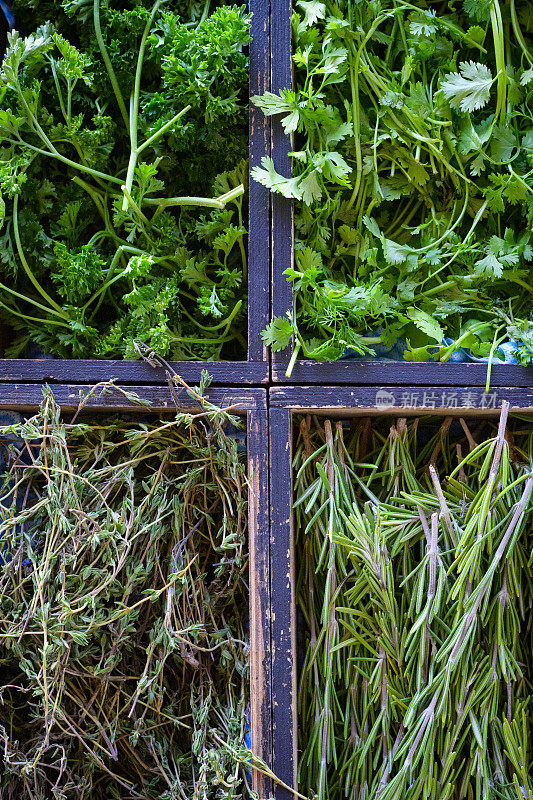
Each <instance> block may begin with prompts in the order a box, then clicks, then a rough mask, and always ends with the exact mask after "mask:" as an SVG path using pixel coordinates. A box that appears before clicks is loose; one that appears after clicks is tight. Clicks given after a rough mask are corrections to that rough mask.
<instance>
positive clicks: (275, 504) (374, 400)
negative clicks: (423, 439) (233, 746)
mask: <svg viewBox="0 0 533 800" xmlns="http://www.w3.org/2000/svg"><path fill="white" fill-rule="evenodd" d="M504 401H506V402H508V403H509V414H513V413H514V414H517V413H520V414H521V415H528V416H531V419H532V421H533V390H532V389H530V388H519V387H514V388H499V387H498V388H496V387H495V388H494V389H491V391H490V392H489V393H488V394H486V393H485V387H484V385H478V386H476V385H467V386H462V387H461V386H454V387H446V388H441V387H439V388H435V386H434V385H431V386H427V385H420V384H413V383H411V384H406V385H405V386H403V387H398V386H391V385H389V386H381V387H376V386H374V387H359V386H325V387H322V386H321V387H318V386H286V387H277V386H275V387H273V388H271V390H270V411H269V417H270V513H271V519H270V561H271V581H272V583H271V603H272V622H271V630H272V644H271V655H272V678H271V681H272V769H273V771H274V773H275V774H276V775H277V776H278V777H279V778H280V779H281V780H282V781H283V782H284V783H285V784H286V785H287V786H289V787H294V788H296V789H298V785H297V759H298V742H297V725H298V716H297V708H296V698H297V609H296V601H295V582H296V569H295V531H294V522H293V469H292V459H293V433H294V432H293V419H294V417H295V415H300V414H311V415H313V416H316V417H318V418H320V419H325V418H327V419H341V420H349V419H353V418H354V417H369V416H383V415H387V416H388V415H390V417H391V419H397V418H400V417H414V416H422V415H431V416H435V415H437V416H441V417H443V418H444V417H449V416H452V417H465V418H467V419H472V420H474V419H476V420H477V419H480V420H482V419H483V418H486V417H493V418H494V417H498V416H499V414H500V411H501V408H502V403H503V402H504ZM273 791H274V797H275V798H276V800H294V797H295V796H296V795H294V794H293V793H292V792H290V791H288V790H287V789H286V788H284V787H282V786H280V785H276V784H274V787H273Z"/></svg>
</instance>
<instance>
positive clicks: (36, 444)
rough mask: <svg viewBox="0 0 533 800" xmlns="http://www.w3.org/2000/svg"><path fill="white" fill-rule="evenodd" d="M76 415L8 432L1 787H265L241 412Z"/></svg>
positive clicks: (181, 793) (123, 792) (219, 790)
mask: <svg viewBox="0 0 533 800" xmlns="http://www.w3.org/2000/svg"><path fill="white" fill-rule="evenodd" d="M76 417H77V418H76V419H74V420H72V421H71V422H66V421H64V420H63V419H62V417H61V416H60V409H59V408H58V407H57V406H56V405H55V404H54V401H53V397H52V396H51V394H49V393H47V394H45V399H44V402H43V404H42V407H41V411H40V413H38V414H36V415H35V416H34V417H32V418H30V419H28V420H27V421H23V422H21V423H20V424H16V425H12V426H10V427H5V426H4V427H3V428H1V429H0V442H1V447H2V457H3V460H4V468H3V473H2V486H1V494H0V497H1V501H0V547H1V550H0V707H1V715H0V747H1V750H2V763H1V765H0V796H1V797H2V798H5V800H8V799H9V798H16V797H18V798H25V800H44V798H46V800H48V799H49V798H55V800H98V798H101V799H102V800H111V798H117V799H118V798H121V800H122V798H138V799H139V800H149V798H153V800H215V798H218V799H220V798H222V797H223V798H225V799H227V800H231V799H232V798H233V799H234V800H239V798H243V797H249V796H250V795H249V793H248V790H247V783H248V780H249V772H248V769H249V767H248V765H247V759H248V758H249V757H250V754H249V753H248V751H247V750H246V748H245V747H244V737H245V732H246V728H247V725H248V711H247V707H248V703H249V665H248V655H249V645H248V586H247V562H248V550H247V487H246V477H245V468H246V465H245V463H244V462H243V459H241V458H240V456H239V454H238V452H237V443H236V440H235V438H231V437H230V436H228V435H227V434H226V433H225V430H226V427H227V426H226V423H227V421H228V420H229V421H232V419H233V418H231V417H228V416H227V415H225V414H223V413H222V412H219V411H218V410H217V409H215V408H214V407H213V406H209V405H206V406H205V408H204V411H202V412H199V413H198V414H196V415H194V416H189V415H183V414H181V415H180V414H178V415H176V416H175V417H174V418H173V419H170V418H167V419H154V417H148V416H146V418H145V420H144V421H142V415H141V421H138V422H133V421H131V420H129V419H127V418H110V417H102V418H97V417H93V418H88V419H86V418H85V417H84V416H83V415H80V416H78V415H76Z"/></svg>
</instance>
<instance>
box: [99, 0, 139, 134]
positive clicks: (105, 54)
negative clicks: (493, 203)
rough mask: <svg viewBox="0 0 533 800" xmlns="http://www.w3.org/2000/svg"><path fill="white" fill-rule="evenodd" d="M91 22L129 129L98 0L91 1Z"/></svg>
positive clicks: (128, 121) (123, 117)
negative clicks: (106, 42)
mask: <svg viewBox="0 0 533 800" xmlns="http://www.w3.org/2000/svg"><path fill="white" fill-rule="evenodd" d="M93 24H94V32H95V35H96V41H97V42H98V48H99V50H100V53H101V54H102V58H103V60H104V64H105V68H106V70H107V74H108V76H109V81H110V83H111V86H112V87H113V92H114V95H115V98H116V101H117V104H118V107H119V109H120V113H121V115H122V119H123V120H124V124H125V126H126V130H127V131H129V129H130V120H129V117H128V112H127V110H126V104H125V102H124V98H123V97H122V92H121V91H120V86H119V85H118V81H117V76H116V75H115V70H114V69H113V65H112V63H111V59H110V58H109V54H108V52H107V48H106V46H105V42H104V37H103V36H102V28H101V25H100V0H94V2H93Z"/></svg>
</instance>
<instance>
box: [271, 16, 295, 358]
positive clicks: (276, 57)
mask: <svg viewBox="0 0 533 800" xmlns="http://www.w3.org/2000/svg"><path fill="white" fill-rule="evenodd" d="M291 14H292V0H276V2H273V3H272V11H271V23H270V24H271V31H272V36H271V42H272V43H271V63H272V79H271V83H272V91H273V92H274V93H277V92H278V91H279V89H286V88H290V87H291V86H292V59H291ZM291 150H292V147H291V141H290V137H289V136H287V135H286V134H285V133H284V132H283V128H282V125H281V122H280V118H279V116H274V117H272V160H273V161H274V165H275V167H276V169H277V171H278V172H279V173H281V174H282V175H286V176H287V177H288V176H290V174H291V171H292V165H291V159H290V158H289V156H288V155H287V153H288V152H290V151H291ZM293 241H294V237H293V207H292V202H291V201H290V200H287V199H286V198H284V197H282V196H281V195H279V194H273V195H272V245H271V247H272V316H273V317H277V316H282V317H284V316H285V314H286V312H287V311H288V310H290V309H291V308H292V287H291V286H290V285H289V284H288V283H287V281H286V279H285V276H284V275H283V272H284V270H286V269H287V268H288V267H290V266H291V265H292V262H293ZM289 357H290V353H289V352H288V351H287V350H282V351H281V352H279V353H272V357H271V358H272V364H273V365H274V364H275V365H276V369H277V370H278V371H279V372H281V373H284V372H285V369H286V368H287V364H288V363H289Z"/></svg>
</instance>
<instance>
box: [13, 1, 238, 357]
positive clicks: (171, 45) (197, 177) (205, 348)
mask: <svg viewBox="0 0 533 800" xmlns="http://www.w3.org/2000/svg"><path fill="white" fill-rule="evenodd" d="M15 19H16V24H17V27H18V28H19V29H20V30H21V31H23V32H24V33H18V32H16V31H15V32H13V33H11V34H10V35H9V43H8V48H7V52H6V55H5V58H4V62H3V65H2V69H1V73H0V192H1V201H0V211H1V218H2V232H1V233H0V291H1V293H2V297H1V300H0V312H1V314H2V317H3V319H4V320H5V321H6V322H7V323H9V325H11V326H12V327H14V328H15V329H17V331H18V332H19V333H18V334H17V336H16V338H15V340H14V342H13V344H12V346H11V347H10V348H9V350H8V352H7V355H10V356H17V355H20V354H23V353H24V352H25V351H26V349H27V347H28V345H29V344H32V345H35V346H37V347H38V348H40V349H42V350H44V351H45V352H46V353H51V354H54V355H57V356H61V357H80V358H90V357H112V358H120V357H126V358H136V357H137V354H136V351H135V348H134V344H133V340H134V339H135V338H139V339H141V340H142V341H145V342H149V343H150V344H151V346H153V347H154V348H156V349H157V351H158V352H160V353H161V354H163V355H166V356H169V357H171V358H175V359H191V358H200V359H219V358H221V357H223V358H240V357H242V356H243V354H244V353H245V352H246V294H247V265H246V242H245V239H246V230H245V228H244V222H245V213H246V208H245V204H244V197H245V195H244V191H245V186H244V185H245V184H246V177H247V166H246V163H247V162H246V157H247V130H248V111H247V85H248V55H247V44H248V41H249V24H248V23H249V19H248V15H247V14H246V13H245V9H244V6H242V7H237V6H231V5H223V4H221V5H218V6H217V7H213V8H212V7H211V5H210V3H209V0H206V2H205V3H203V2H202V4H198V3H196V2H194V1H193V2H188V1H187V0H180V2H177V3H172V4H170V3H165V2H163V1H162V0H156V2H155V3H152V2H151V0H150V1H147V0H139V1H137V0H128V2H124V3H119V2H115V0H94V2H93V0H61V2H47V1H46V0H25V2H22V0H19V2H18V3H16V4H15Z"/></svg>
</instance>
